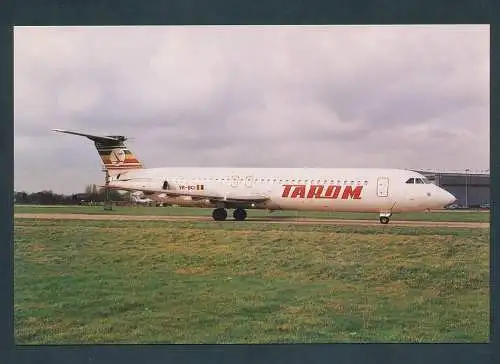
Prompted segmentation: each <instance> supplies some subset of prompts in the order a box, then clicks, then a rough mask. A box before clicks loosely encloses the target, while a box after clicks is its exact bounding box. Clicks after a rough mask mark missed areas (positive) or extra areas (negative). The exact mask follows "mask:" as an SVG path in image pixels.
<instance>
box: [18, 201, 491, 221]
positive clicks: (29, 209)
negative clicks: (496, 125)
mask: <svg viewBox="0 0 500 364" xmlns="http://www.w3.org/2000/svg"><path fill="white" fill-rule="evenodd" d="M14 212H15V213H68V214H109V215H171V216H172V215H175V216H211V214H212V209H207V208H196V207H139V206H138V207H114V208H113V210H112V211H105V210H104V208H103V207H102V206H22V205H17V206H15V208H14ZM248 216H249V217H263V216H272V217H277V216H291V217H304V218H324V219H328V218H330V219H352V220H367V219H368V220H375V221H376V220H378V216H379V215H378V214H374V213H340V212H304V211H299V212H295V211H276V212H273V213H272V214H270V213H269V212H268V211H265V210H249V211H248ZM392 220H394V221H398V220H412V221H415V220H422V221H457V222H489V221H490V214H489V212H480V211H467V212H463V211H460V212H458V211H439V212H438V211H433V212H431V213H425V212H415V213H401V214H394V215H393V217H392Z"/></svg>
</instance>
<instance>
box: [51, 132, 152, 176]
mask: <svg viewBox="0 0 500 364" xmlns="http://www.w3.org/2000/svg"><path fill="white" fill-rule="evenodd" d="M52 130H53V131H56V132H59V133H65V134H72V135H78V136H83V137H86V138H88V139H90V140H92V141H93V142H94V145H95V148H96V149H97V152H98V153H99V156H100V157H101V160H102V163H103V164H104V169H105V170H107V171H108V172H109V173H110V174H114V173H117V172H122V171H124V170H130V169H141V168H144V167H143V165H142V163H141V162H140V161H139V159H137V157H136V156H135V155H134V153H132V151H131V150H130V149H129V148H128V147H127V146H126V144H125V141H126V140H127V138H126V137H124V136H119V135H108V136H98V135H90V134H84V133H79V132H74V131H68V130H61V129H52Z"/></svg>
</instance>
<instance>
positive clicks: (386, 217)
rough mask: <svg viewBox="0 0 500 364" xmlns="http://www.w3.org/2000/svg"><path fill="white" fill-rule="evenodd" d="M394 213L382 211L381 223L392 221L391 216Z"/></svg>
mask: <svg viewBox="0 0 500 364" xmlns="http://www.w3.org/2000/svg"><path fill="white" fill-rule="evenodd" d="M391 216H392V214H391V213H390V212H381V213H380V223H381V224H384V225H385V224H388V223H389V221H390V217H391Z"/></svg>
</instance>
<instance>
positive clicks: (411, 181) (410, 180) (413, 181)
mask: <svg viewBox="0 0 500 364" xmlns="http://www.w3.org/2000/svg"><path fill="white" fill-rule="evenodd" d="M405 183H415V179H414V178H410V179H409V180H408V181H406V182H405Z"/></svg>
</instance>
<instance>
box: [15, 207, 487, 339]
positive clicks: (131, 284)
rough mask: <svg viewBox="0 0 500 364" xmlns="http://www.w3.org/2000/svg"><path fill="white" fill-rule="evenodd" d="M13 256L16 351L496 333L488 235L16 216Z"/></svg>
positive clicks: (474, 336)
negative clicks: (18, 347)
mask: <svg viewBox="0 0 500 364" xmlns="http://www.w3.org/2000/svg"><path fill="white" fill-rule="evenodd" d="M98 210H100V211H99V213H101V212H102V210H101V209H99V208H98ZM152 210H153V211H157V210H158V211H166V210H168V209H167V208H164V209H155V208H153V209H152ZM457 215H460V214H457ZM250 229H252V230H250ZM14 259H15V337H16V342H17V343H18V344H44V343H50V344H55V343H61V344H62V343H64V344H70V343H269V342H360V341H368V342H373V341H377V342H381V341H382V342H387V341H390V342H422V341H426V342H458V341H460V342H470V341H473V342H486V341H487V340H488V335H489V322H490V320H489V230H488V229H457V228H416V227H412V228H407V227H397V226H386V227H380V226H377V227H365V226H331V225H329V226H326V225H323V226H322V225H310V226H308V225H300V226H298V225H274V224H259V223H253V224H245V223H242V224H234V223H223V222H206V223H205V222H198V223H188V222H185V223H184V222H182V223H179V222H155V221H147V222H137V221H136V222H129V221H74V220H64V221H62V220H61V221H57V220H41V221H37V220H28V219H18V220H16V221H15V256H14Z"/></svg>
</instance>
